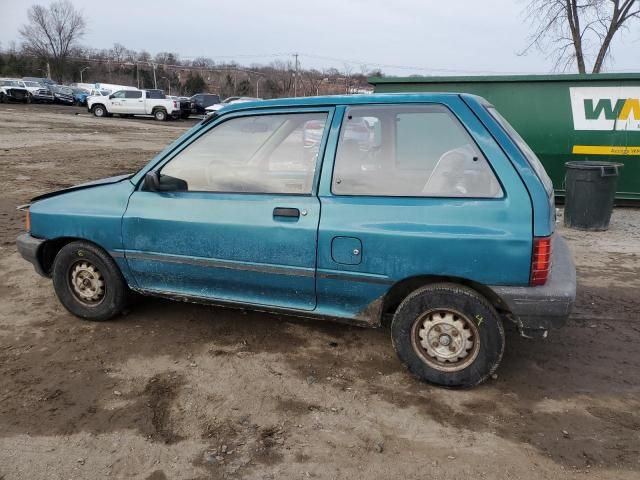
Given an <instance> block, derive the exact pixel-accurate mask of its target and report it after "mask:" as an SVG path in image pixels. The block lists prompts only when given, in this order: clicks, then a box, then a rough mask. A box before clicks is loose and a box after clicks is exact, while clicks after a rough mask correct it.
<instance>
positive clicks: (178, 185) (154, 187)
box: [142, 171, 189, 192]
mask: <svg viewBox="0 0 640 480" xmlns="http://www.w3.org/2000/svg"><path fill="white" fill-rule="evenodd" d="M142 189H143V190H145V191H147V192H186V191H187V190H188V189H189V186H188V185H187V182H185V181H184V180H182V179H181V178H175V177H170V176H169V175H162V176H160V174H159V173H158V172H157V171H150V172H147V173H146V174H145V176H144V184H143V185H142Z"/></svg>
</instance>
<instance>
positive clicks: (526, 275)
mask: <svg viewBox="0 0 640 480" xmlns="http://www.w3.org/2000/svg"><path fill="white" fill-rule="evenodd" d="M27 218H28V222H27V223H28V230H29V231H28V233H24V234H22V235H20V237H18V240H17V245H18V249H19V251H20V253H21V254H22V256H23V257H24V258H25V259H26V260H28V261H29V262H31V263H32V264H33V265H34V266H35V269H36V271H37V272H38V273H40V274H42V275H44V276H47V277H51V278H52V279H53V286H54V288H55V291H56V294H57V296H58V298H59V299H60V301H61V303H62V304H63V305H64V306H65V307H66V308H67V309H68V310H69V311H70V312H71V313H73V314H74V315H77V316H78V317H81V318H84V319H88V320H107V319H110V318H113V317H115V316H117V315H118V314H120V313H121V312H123V310H124V309H125V307H126V305H127V302H128V301H129V300H130V295H129V293H130V292H131V291H136V292H139V293H142V294H146V295H156V296H163V297H168V298H171V299H176V300H188V301H198V302H210V303H215V304H221V305H228V306H240V307H243V308H247V307H248V308H251V307H253V308H257V309H268V310H273V311H276V312H282V313H287V314H293V315H298V316H305V317H314V318H323V319H328V320H337V321H343V322H349V323H355V324H360V325H364V326H370V327H380V326H382V325H385V326H386V325H389V323H390V330H391V339H392V342H393V345H394V347H395V349H396V351H397V353H398V356H399V358H400V360H401V361H402V362H403V363H404V364H405V365H406V366H407V368H408V369H409V370H410V371H411V373H413V374H414V375H415V376H417V377H418V378H420V379H422V380H424V381H427V382H430V383H434V384H438V385H444V386H449V387H456V386H463V387H469V386H473V385H477V384H479V383H481V382H482V381H484V380H485V379H487V378H488V377H489V376H490V375H491V374H492V373H493V372H494V371H495V370H496V369H497V367H498V364H499V363H500V360H501V358H502V354H503V351H504V345H505V335H504V329H503V323H504V322H514V323H515V324H516V325H517V327H518V328H519V330H520V332H521V333H522V334H523V335H526V336H529V337H545V336H546V334H547V332H548V330H549V329H551V328H556V327H560V326H562V325H563V323H564V322H565V321H566V319H567V317H568V316H569V313H570V311H571V308H572V306H573V303H574V299H575V288H576V280H575V267H574V265H573V261H572V258H571V254H570V252H569V249H568V248H567V245H566V243H565V242H564V240H563V239H562V238H561V237H560V236H559V235H558V234H557V233H554V227H555V208H554V198H553V188H552V185H551V182H550V180H549V177H548V176H547V174H546V172H545V171H544V169H543V167H542V166H541V164H540V162H539V161H538V159H537V158H536V156H535V155H534V153H533V152H532V151H531V150H530V149H529V147H528V146H527V145H526V144H525V143H524V142H523V140H522V139H521V138H520V136H519V135H518V134H517V133H516V132H515V131H514V130H513V128H512V127H511V126H510V125H509V124H508V123H507V122H506V121H505V119H504V118H502V117H501V116H500V114H499V113H498V112H497V111H496V110H495V109H494V108H493V107H492V106H491V105H489V104H488V103H487V102H486V101H485V100H483V99H482V98H479V97H475V96H470V95H458V94H387V95H363V96H334V97H314V98H295V99H280V100H268V101H259V102H247V103H239V104H231V105H229V106H227V107H225V108H223V109H221V110H220V111H218V112H217V113H216V114H214V115H212V116H210V117H208V118H206V119H205V120H203V121H202V122H201V123H200V124H198V125H197V126H195V127H194V128H192V129H191V130H189V131H188V132H187V133H185V134H184V135H183V136H182V137H180V138H179V139H178V140H176V141H175V142H174V143H173V144H172V145H170V146H169V147H168V148H166V149H165V150H164V151H163V152H161V153H160V154H159V155H158V156H157V157H156V158H154V159H153V160H151V162H149V163H148V164H147V165H146V166H145V167H144V168H142V169H141V170H140V171H139V172H137V173H135V174H132V175H127V176H120V177H115V178H109V179H104V180H100V181H97V182H92V183H88V184H84V185H79V186H77V187H72V188H69V189H66V190H62V191H58V192H54V193H49V194H46V195H42V196H40V197H37V198H35V199H33V201H32V203H31V204H30V206H29V208H28V217H27Z"/></svg>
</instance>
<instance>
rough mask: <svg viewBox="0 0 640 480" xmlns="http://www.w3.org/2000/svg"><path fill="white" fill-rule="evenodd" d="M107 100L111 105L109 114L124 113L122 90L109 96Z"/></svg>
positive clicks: (123, 93)
mask: <svg viewBox="0 0 640 480" xmlns="http://www.w3.org/2000/svg"><path fill="white" fill-rule="evenodd" d="M109 100H110V102H109V103H110V104H111V108H109V113H124V111H125V104H126V101H125V91H124V90H120V91H118V92H115V93H112V94H111V95H109Z"/></svg>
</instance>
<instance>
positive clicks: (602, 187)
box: [564, 161, 623, 230]
mask: <svg viewBox="0 0 640 480" xmlns="http://www.w3.org/2000/svg"><path fill="white" fill-rule="evenodd" d="M565 165H566V167H567V176H566V193H565V195H566V197H565V206H564V225H565V226H566V227H570V228H577V229H579V230H606V229H607V228H609V220H611V210H613V201H614V198H615V195H616V185H617V183H618V170H619V168H620V167H622V166H623V164H622V163H614V162H597V161H584V162H566V163H565Z"/></svg>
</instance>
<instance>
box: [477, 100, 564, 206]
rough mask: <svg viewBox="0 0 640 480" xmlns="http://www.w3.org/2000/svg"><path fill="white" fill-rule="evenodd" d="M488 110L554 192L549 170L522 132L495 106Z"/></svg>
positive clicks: (549, 190)
mask: <svg viewBox="0 0 640 480" xmlns="http://www.w3.org/2000/svg"><path fill="white" fill-rule="evenodd" d="M487 111H488V112H489V113H490V114H491V116H492V117H493V118H495V119H496V121H497V122H498V123H499V124H500V126H501V127H502V128H503V129H504V131H505V132H506V133H507V135H509V136H510V137H511V138H512V139H513V141H514V142H515V143H516V145H517V146H518V149H519V150H520V151H521V152H522V154H523V155H524V156H525V157H526V159H527V161H528V162H529V165H531V168H533V170H534V171H535V172H536V175H537V176H538V178H539V179H540V180H541V181H542V183H543V184H544V188H545V190H546V191H547V193H548V194H549V195H551V193H552V192H553V182H552V181H551V179H550V178H549V175H548V174H547V171H546V170H545V169H544V167H543V166H542V162H540V159H539V158H538V156H537V155H536V154H535V153H534V152H533V150H531V147H530V146H529V145H527V142H525V141H524V139H523V138H522V137H521V136H520V134H519V133H518V132H517V131H516V129H515V128H513V127H512V126H511V124H510V123H509V122H508V121H507V119H506V118H504V117H503V116H502V115H501V114H500V112H498V111H497V110H496V109H495V107H493V106H489V107H487Z"/></svg>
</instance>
